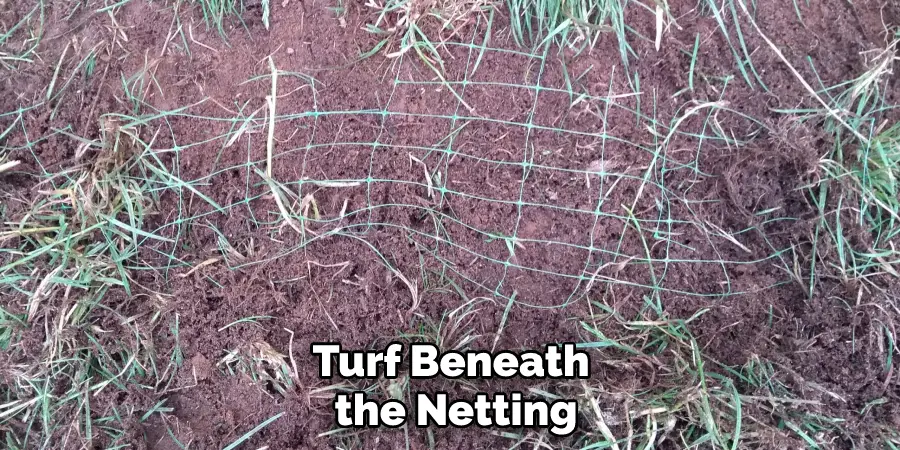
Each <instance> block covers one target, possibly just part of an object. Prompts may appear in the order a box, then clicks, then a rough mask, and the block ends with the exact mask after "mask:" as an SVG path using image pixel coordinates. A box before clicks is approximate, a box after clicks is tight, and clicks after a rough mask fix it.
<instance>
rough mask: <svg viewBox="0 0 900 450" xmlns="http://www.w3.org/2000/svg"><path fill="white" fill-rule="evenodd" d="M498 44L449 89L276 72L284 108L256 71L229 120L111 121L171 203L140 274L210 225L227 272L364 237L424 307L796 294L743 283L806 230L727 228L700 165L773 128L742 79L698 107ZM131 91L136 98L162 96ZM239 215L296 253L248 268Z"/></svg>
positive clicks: (722, 181) (432, 79)
mask: <svg viewBox="0 0 900 450" xmlns="http://www.w3.org/2000/svg"><path fill="white" fill-rule="evenodd" d="M489 36H490V32H488V33H485V32H484V29H483V28H482V27H474V29H473V31H472V32H471V34H470V35H469V36H468V38H467V39H466V40H465V41H463V42H447V43H445V47H446V52H447V54H448V58H447V61H448V62H447V64H446V65H445V70H444V71H442V72H441V76H440V77H437V76H436V75H435V72H434V71H432V70H430V69H428V68H427V65H423V64H422V62H421V61H420V60H419V58H418V57H417V56H416V55H415V53H414V52H409V53H406V54H403V55H400V56H399V57H398V58H396V60H393V61H392V64H391V65H390V66H389V67H388V69H387V73H388V74H389V76H390V78H386V79H385V81H384V83H382V85H379V86H339V87H335V86H333V85H329V86H325V85H323V84H322V83H321V82H319V81H317V80H316V79H315V74H313V75H312V76H310V75H308V74H303V73H298V72H290V71H287V70H285V69H279V70H277V72H276V74H275V76H276V78H277V79H278V83H279V87H278V91H277V92H278V95H277V97H276V98H274V101H273V102H272V104H269V103H266V104H261V96H263V95H266V94H268V92H267V89H268V86H269V83H270V82H271V79H272V77H273V74H272V73H265V72H261V73H260V74H259V75H257V76H255V77H252V78H251V79H250V80H248V81H247V83H245V85H244V89H245V90H247V91H250V92H255V98H252V99H250V100H238V101H235V103H234V105H225V106H221V108H220V109H219V110H221V109H226V110H228V109H236V111H235V112H236V113H237V114H236V115H215V114H210V113H209V111H211V110H215V109H216V106H215V105H210V102H209V101H207V102H204V103H203V106H208V108H199V107H198V105H196V104H195V105H191V106H185V107H181V108H176V109H170V110H162V109H155V108H153V107H151V106H150V104H149V103H148V104H142V103H140V102H138V103H135V106H136V109H140V110H141V112H142V113H143V114H135V115H117V114H112V115H108V116H106V117H107V119H108V120H107V122H108V123H114V124H115V125H114V127H115V129H116V130H134V129H140V130H141V131H140V132H137V133H134V134H139V135H140V140H139V141H140V142H142V143H143V144H142V145H140V146H138V147H139V148H138V149H137V150H136V151H137V153H138V154H139V156H138V158H139V159H141V160H142V161H143V162H142V165H140V166H139V170H138V172H137V173H135V172H134V171H133V172H132V173H131V174H130V175H128V177H129V179H130V182H131V183H134V186H135V188H134V189H141V190H144V193H145V194H147V195H149V196H151V197H154V198H155V200H154V202H155V203H157V204H161V203H168V204H170V205H175V206H174V208H172V209H174V211H173V212H166V213H165V215H164V217H160V215H157V216H156V217H153V218H150V217H149V216H148V217H147V218H146V219H140V218H139V219H138V220H146V222H147V225H145V226H141V225H140V224H136V223H132V224H131V227H133V228H141V229H143V230H145V231H146V232H145V233H143V234H140V235H138V234H134V238H135V244H136V247H138V248H141V249H142V251H145V250H146V249H150V251H151V252H153V253H155V254H156V257H157V258H153V257H146V258H141V263H131V264H130V266H129V267H127V268H128V269H130V270H154V271H162V272H163V273H165V274H166V275H167V276H169V275H171V271H172V270H173V269H177V268H180V267H190V266H193V265H195V264H196V263H197V261H189V260H186V259H185V257H184V254H183V253H184V252H183V250H184V248H185V245H186V241H187V240H188V239H187V235H188V234H189V233H191V232H192V230H194V229H197V228H208V229H209V230H211V231H212V232H213V233H214V235H215V236H216V243H215V247H217V251H218V252H220V253H221V255H222V257H223V258H224V259H225V260H226V261H227V262H228V263H229V266H230V267H231V268H233V269H241V268H246V267H249V266H259V265H265V264H269V263H272V262H274V261H278V260H280V259H282V258H284V257H285V256H288V255H291V254H294V253H297V252H301V251H302V252H309V251H310V249H311V248H314V247H315V246H317V245H320V246H322V247H318V248H320V249H325V250H317V252H318V254H320V255H324V259H328V258H327V253H328V252H329V251H331V250H328V248H329V247H328V246H329V245H333V244H331V243H332V242H334V241H333V240H334V239H341V240H346V241H349V242H352V243H353V244H354V245H356V246H357V247H355V248H356V250H354V251H360V250H366V249H368V250H370V251H371V252H372V254H373V255H375V256H376V260H378V261H380V262H381V263H383V264H384V265H385V266H387V267H388V269H389V270H390V271H391V273H393V274H394V275H397V276H398V277H400V278H405V280H404V281H405V283H406V284H407V286H408V287H409V288H410V291H411V293H412V295H413V297H414V299H413V304H414V305H415V303H417V302H418V299H417V298H415V297H416V296H417V295H418V293H417V291H420V289H419V287H421V286H420V285H419V284H418V283H419V282H418V281H417V279H419V278H420V277H422V276H423V275H421V274H422V273H425V272H432V273H435V274H438V275H439V276H441V277H445V278H447V279H451V280H457V282H460V283H465V284H466V285H467V287H469V286H473V287H475V288H476V290H477V291H478V293H476V292H470V294H469V295H487V296H492V297H494V298H497V299H500V300H503V301H505V302H512V301H515V302H516V303H517V304H519V305H521V306H529V307H537V308H555V307H559V306H562V305H566V304H569V303H571V302H573V301H575V300H577V299H579V298H582V297H583V296H585V295H587V294H589V293H590V292H592V291H595V290H605V289H608V288H609V287H610V286H618V287H621V288H623V289H625V290H627V291H629V292H635V293H638V294H639V295H645V296H647V297H648V298H651V299H656V301H659V297H660V296H670V297H672V296H674V297H677V296H708V297H726V296H731V295H736V294H741V293H747V292H758V291H761V290H764V289H767V288H770V287H772V286H776V285H780V284H783V283H788V282H790V274H789V272H790V270H787V271H784V270H781V269H778V270H775V271H774V272H772V271H769V270H768V269H766V270H767V271H768V272H770V273H775V274H776V275H773V276H766V277H763V278H762V280H763V281H760V279H759V278H757V279H756V280H755V281H754V280H748V279H747V278H742V277H741V274H742V273H744V272H745V271H746V270H747V268H748V267H750V266H754V267H767V268H768V267H773V266H779V267H781V268H785V267H788V268H789V267H791V265H790V261H791V257H790V255H786V252H790V251H791V247H790V246H788V245H786V244H785V243H784V242H781V241H778V240H774V241H773V240H770V238H769V237H768V236H769V233H768V232H767V231H766V230H767V229H769V228H772V227H777V226H779V224H781V223H783V222H789V221H793V220H796V219H794V218H791V217H789V216H787V213H786V212H785V211H783V210H781V209H780V208H779V207H777V206H775V207H768V206H767V205H770V204H772V203H771V202H767V201H765V200H764V199H762V200H760V199H757V201H756V202H755V203H754V205H753V208H754V210H753V211H750V214H749V215H748V217H747V218H746V219H747V220H745V221H744V222H740V223H737V222H735V221H733V220H730V219H728V218H726V217H725V213H724V212H723V210H724V209H727V208H731V207H732V206H733V205H730V204H729V203H728V202H729V200H728V198H727V197H728V195H727V193H728V192H729V190H728V189H726V188H725V187H724V186H729V181H728V180H727V178H728V177H727V174H726V176H725V177H724V178H723V177H722V176H719V175H722V174H712V173H706V172H704V170H703V161H704V160H705V159H706V158H707V157H708V154H713V155H716V157H721V155H722V154H723V149H730V148H732V147H735V146H738V145H741V144H742V143H743V139H744V138H745V137H749V136H753V135H754V134H755V133H757V132H758V130H759V128H760V127H759V126H758V124H756V123H755V122H754V120H753V119H751V118H749V117H746V116H744V115H742V114H740V113H739V112H737V111H734V110H732V109H730V108H729V107H728V104H727V103H726V102H724V101H721V99H722V98H724V96H725V92H726V91H727V90H728V89H729V87H730V85H729V83H730V78H726V79H723V80H721V84H720V86H721V90H720V91H719V92H718V95H719V98H718V99H713V100H711V101H709V102H695V101H690V100H688V96H682V95H681V94H682V93H680V92H660V91H659V87H658V86H659V84H660V83H658V81H659V80H660V79H663V78H664V74H652V75H649V76H646V75H645V76H646V77H647V78H649V79H650V82H648V80H646V79H641V77H640V76H639V75H638V73H637V72H635V73H633V74H629V73H623V72H622V70H621V68H619V67H618V65H617V64H615V61H617V60H616V59H615V58H614V57H611V56H608V55H607V56H604V57H599V56H598V57H594V58H579V62H578V63H577V64H574V65H572V64H571V63H570V61H569V60H568V58H567V56H566V54H565V52H564V51H560V50H559V48H558V47H556V46H555V45H552V44H548V45H545V46H542V47H540V48H538V49H537V50H536V51H535V52H528V51H521V50H513V49H512V48H514V47H513V46H506V47H507V48H503V47H504V46H497V48H495V47H492V46H491V45H490V42H489ZM275 62H276V64H277V62H278V58H276V59H275ZM354 70H356V69H354ZM691 76H692V77H693V73H692V74H691ZM442 78H443V79H442ZM510 80H516V81H515V82H511V81H510ZM520 81H521V82H520ZM654 81H655V82H654ZM130 83H131V84H129V83H128V82H126V83H125V90H126V91H128V90H129V89H132V90H134V89H135V88H136V87H137V84H138V83H141V84H142V86H141V90H147V91H152V90H153V89H155V87H154V86H153V84H154V83H157V82H156V81H155V80H153V79H152V77H147V76H137V77H134V78H132V79H130ZM144 84H145V85H144ZM642 85H644V86H649V89H647V88H645V89H647V90H642V88H641V86H642ZM381 87H387V89H386V90H381ZM353 95H358V96H359V97H358V99H357V98H352V96H353ZM383 95H386V97H383ZM138 97H139V96H138V95H135V98H138ZM342 102H343V103H342ZM366 102H370V103H372V104H371V105H363V104H364V103H366ZM354 103H359V104H361V106H360V107H359V108H343V109H341V108H334V107H333V106H335V105H336V106H340V104H354ZM198 110H200V111H202V112H201V113H198V112H196V111H198ZM272 110H274V111H275V115H271V114H270V113H269V111H272ZM19 114H20V115H21V114H22V111H19ZM110 129H112V128H110ZM270 132H272V133H273V134H272V139H271V140H270V138H269V133H270ZM60 133H63V134H64V135H65V136H63V138H70V137H71V133H68V132H65V130H60ZM113 135H114V133H108V136H107V139H109V136H113ZM198 136H201V137H198ZM42 139H43V138H42ZM116 139H118V138H116ZM186 140H187V141H186ZM117 142H118V141H117ZM33 144H34V142H30V143H29V144H28V145H27V147H29V148H31V147H33ZM104 145H107V146H108V145H109V144H108V143H105V144H104ZM268 149H272V153H271V155H267V150H268ZM211 154H215V158H214V159H212V160H209V159H208V155H211ZM198 155H202V156H198ZM34 157H35V158H36V159H38V160H40V157H39V155H38V154H36V153H34ZM47 173H48V174H49V173H50V172H49V171H48V172H47ZM267 173H271V176H269V175H268V174H267ZM137 186H141V187H140V188H137ZM221 186H232V187H234V186H239V188H238V189H218V188H219V187H221ZM229 190H230V191H231V192H230V193H228V192H227V191H229ZM237 191H240V192H241V194H240V195H235V192H237ZM160 209H163V210H168V208H160ZM229 218H239V219H235V220H237V221H238V222H240V223H241V224H242V225H239V226H238V227H250V228H253V229H254V231H260V230H262V231H264V232H266V233H268V234H269V236H270V237H271V238H272V239H273V240H276V241H277V242H282V243H283V247H282V248H281V249H280V250H279V251H277V252H268V253H265V254H263V255H260V256H259V257H257V258H247V257H246V255H242V253H246V252H245V251H242V250H241V249H240V247H241V245H240V244H239V243H236V242H232V238H233V236H232V235H233V234H234V233H233V230H232V231H226V230H224V228H223V227H231V225H228V221H229V220H231V219H229ZM126 225H127V224H126ZM232 225H233V224H232ZM232 228H234V227H232ZM123 230H125V231H126V232H127V233H128V234H131V233H130V231H131V229H130V227H125V228H123ZM145 244H152V245H145ZM403 248H405V249H406V250H404V251H403V252H402V254H401V252H400V250H398V249H403ZM236 249H237V250H236ZM236 255H237V256H236ZM159 258H161V259H159ZM160 261H162V262H160ZM326 262H327V261H326ZM332 262H333V261H332ZM777 274H781V275H777ZM213 281H214V280H213ZM465 290H466V291H467V292H469V289H465Z"/></svg>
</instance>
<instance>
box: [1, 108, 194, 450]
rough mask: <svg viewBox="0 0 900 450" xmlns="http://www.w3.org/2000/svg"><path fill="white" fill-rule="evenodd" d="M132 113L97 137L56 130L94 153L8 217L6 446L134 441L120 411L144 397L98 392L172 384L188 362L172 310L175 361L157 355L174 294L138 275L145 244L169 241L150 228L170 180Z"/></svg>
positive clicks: (106, 122)
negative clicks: (114, 399)
mask: <svg viewBox="0 0 900 450" xmlns="http://www.w3.org/2000/svg"><path fill="white" fill-rule="evenodd" d="M127 122H128V121H127V120H126V118H125V117H124V116H116V115H107V116H103V118H102V124H103V125H102V127H101V135H102V136H101V138H100V139H98V140H88V139H84V138H81V137H78V136H76V135H74V134H72V133H70V132H69V131H68V130H57V134H58V138H59V139H65V138H70V139H72V140H74V141H75V142H76V143H77V145H78V146H79V147H78V151H77V152H76V158H77V159H82V160H85V161H89V162H86V163H83V164H79V165H75V166H74V167H72V168H70V169H66V170H62V171H60V172H58V173H55V174H48V175H46V178H45V179H44V180H43V181H42V182H41V183H40V184H38V187H37V189H36V190H35V191H36V192H37V196H36V198H34V199H31V200H29V199H21V200H22V203H23V204H27V205H28V206H27V207H26V208H25V210H24V211H22V212H21V213H15V214H14V215H13V213H10V215H8V216H7V217H5V222H4V224H3V226H2V231H0V241H2V244H3V245H2V250H0V252H2V253H0V262H2V263H3V264H2V266H0V292H2V297H4V298H5V299H6V300H7V301H6V302H4V304H3V305H0V346H2V347H4V348H5V349H6V350H7V351H8V355H7V356H6V358H8V359H7V361H8V362H9V364H7V365H5V366H4V367H2V369H0V378H2V379H3V380H5V382H4V383H3V384H2V386H0V399H2V400H0V429H2V430H3V431H2V434H4V435H5V442H6V443H7V445H8V448H37V447H40V446H48V445H50V444H51V443H53V444H54V445H60V446H61V447H62V448H68V447H70V446H71V447H78V446H80V445H81V444H80V443H81V442H94V443H98V442H102V443H104V444H105V445H108V446H110V447H115V446H118V445H122V444H124V443H127V442H128V441H129V440H130V439H131V438H132V436H129V435H128V432H127V430H126V429H127V422H126V421H125V419H127V418H129V417H130V416H131V415H132V413H134V410H135V408H139V407H141V402H140V401H133V402H130V403H128V406H112V407H110V405H109V403H107V402H101V404H99V405H98V404H95V402H98V400H97V399H98V396H100V394H101V393H102V392H104V391H109V390H116V391H129V390H131V389H133V388H136V389H138V390H150V391H153V392H156V393H159V392H165V389H166V386H167V385H168V383H170V382H171V381H172V380H173V377H174V375H175V373H176V371H177V370H178V368H179V367H180V365H181V364H182V362H183V356H182V353H181V350H180V348H179V345H178V343H177V335H178V324H177V318H176V320H175V322H174V324H173V325H172V326H171V327H169V329H168V333H170V335H171V336H175V337H176V339H175V344H174V346H173V349H172V352H171V358H169V359H168V361H166V360H159V359H158V357H159V355H161V354H163V353H160V352H158V351H157V350H158V349H157V348H156V347H155V345H154V342H155V341H157V339H156V338H157V332H156V330H157V329H158V328H162V329H163V330H164V331H163V332H164V333H166V332H167V331H166V327H165V324H163V323H162V320H163V319H162V317H163V312H164V310H165V309H166V304H167V301H168V300H167V298H166V297H165V296H164V295H163V294H159V293H155V292H153V291H148V290H145V289H143V288H141V287H140V286H139V285H138V284H137V282H136V280H135V278H134V277H133V276H132V271H133V270H134V269H135V268H138V267H140V266H141V264H139V261H140V258H139V250H140V249H141V248H142V247H143V246H146V245H148V244H149V243H150V242H153V241H159V242H170V240H168V239H166V238H164V237H161V236H158V235H156V234H153V233H150V232H147V231H144V230H145V229H146V228H147V223H146V222H147V220H148V218H149V217H150V216H151V215H152V214H153V211H154V209H155V205H156V204H157V202H158V195H159V193H160V192H161V190H160V189H158V187H159V183H160V182H162V183H167V182H168V181H167V180H168V179H167V178H166V176H165V174H166V172H165V170H164V169H163V166H162V164H161V162H160V161H159V160H158V159H156V157H155V155H153V153H152V151H151V150H150V145H149V144H148V143H146V142H144V141H143V140H142V139H141V138H140V137H139V134H138V131H137V128H136V126H129V125H128V123H127ZM100 398H102V397H100ZM148 415H149V414H148ZM148 415H145V418H146V417H147V416H148Z"/></svg>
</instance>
